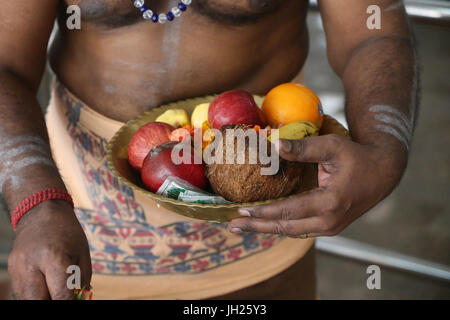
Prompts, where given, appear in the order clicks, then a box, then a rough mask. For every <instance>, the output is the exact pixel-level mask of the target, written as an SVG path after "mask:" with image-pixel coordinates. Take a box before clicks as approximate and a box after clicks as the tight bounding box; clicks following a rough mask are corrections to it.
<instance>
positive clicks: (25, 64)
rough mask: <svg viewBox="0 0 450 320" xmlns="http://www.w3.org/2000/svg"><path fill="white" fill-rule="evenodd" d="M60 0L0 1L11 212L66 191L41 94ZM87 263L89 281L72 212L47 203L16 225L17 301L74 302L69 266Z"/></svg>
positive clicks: (1, 139)
mask: <svg viewBox="0 0 450 320" xmlns="http://www.w3.org/2000/svg"><path fill="white" fill-rule="evenodd" d="M57 8H58V1H57V0H33V1H3V2H2V3H1V4H0V115H1V117H0V191H1V192H2V193H3V195H4V198H5V200H6V203H7V205H8V207H9V210H10V211H12V210H14V208H15V207H16V206H17V205H18V204H19V203H20V202H21V201H22V200H23V199H24V198H26V197H28V196H30V195H32V194H33V193H36V192H38V191H41V190H43V189H46V188H50V187H52V188H59V189H64V188H65V186H64V183H63V181H62V179H61V177H60V175H59V173H58V170H57V168H56V166H55V164H54V162H53V159H52V157H51V153H50V147H49V143H48V136H47V131H46V126H45V122H44V117H43V114H42V111H41V108H40V106H39V104H38V101H37V99H36V94H37V90H38V87H39V84H40V81H41V77H42V73H43V70H44V66H45V61H46V49H47V42H48V39H49V35H50V32H51V30H52V27H53V23H54V20H55V16H56V12H57ZM71 264H77V265H83V268H82V269H84V270H83V271H85V276H86V279H84V280H85V282H88V281H90V279H89V278H90V272H91V271H90V259H89V250H88V246H87V242H86V238H85V236H84V233H83V231H82V229H81V226H80V225H79V223H78V221H77V219H76V217H75V215H74V212H73V209H72V208H71V207H70V205H69V204H67V203H65V202H63V201H59V200H52V201H45V202H43V203H42V204H40V205H38V206H37V207H35V208H34V209H32V210H31V211H30V212H28V213H27V214H26V215H25V216H24V217H23V218H22V219H21V220H20V222H19V224H18V226H17V236H16V239H15V241H14V248H13V251H12V252H11V254H10V257H9V261H8V269H9V272H10V275H11V279H12V288H13V294H14V295H15V297H16V298H20V299H26V298H32V299H41V298H42V299H45V298H53V299H57V298H61V299H69V298H71V297H72V296H73V295H72V293H71V292H70V291H69V290H68V289H67V287H66V279H67V276H68V275H67V274H66V268H67V267H68V266H69V265H71Z"/></svg>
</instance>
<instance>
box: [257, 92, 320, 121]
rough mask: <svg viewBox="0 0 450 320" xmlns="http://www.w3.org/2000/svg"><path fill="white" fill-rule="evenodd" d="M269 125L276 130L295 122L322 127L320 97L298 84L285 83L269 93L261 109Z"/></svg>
mask: <svg viewBox="0 0 450 320" xmlns="http://www.w3.org/2000/svg"><path fill="white" fill-rule="evenodd" d="M261 110H262V112H263V114H264V116H265V118H266V120H267V123H268V124H269V125H271V126H273V127H275V128H277V127H278V126H280V125H286V124H288V123H291V122H295V121H309V122H311V123H313V124H314V125H315V126H316V127H317V128H320V127H321V126H322V121H323V110H322V103H321V102H320V99H319V97H317V95H316V94H315V93H314V92H313V91H312V90H311V89H309V88H307V87H305V86H303V85H300V84H297V83H284V84H280V85H279V86H277V87H275V88H273V89H272V90H270V91H269V93H268V94H267V96H266V97H265V99H264V102H263V105H262V108H261Z"/></svg>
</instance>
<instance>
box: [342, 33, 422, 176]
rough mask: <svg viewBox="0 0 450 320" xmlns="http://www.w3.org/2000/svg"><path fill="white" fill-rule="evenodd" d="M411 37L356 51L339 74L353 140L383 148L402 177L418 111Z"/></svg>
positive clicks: (386, 39)
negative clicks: (340, 74)
mask: <svg viewBox="0 0 450 320" xmlns="http://www.w3.org/2000/svg"><path fill="white" fill-rule="evenodd" d="M414 52H415V51H414V48H413V44H412V42H411V40H410V39H409V38H406V37H405V38H403V37H399V36H392V37H391V36H386V37H382V38H376V39H372V40H369V41H367V42H365V43H363V44H361V45H360V46H359V47H358V48H357V49H356V50H354V52H353V54H352V56H351V57H350V59H349V60H348V63H347V66H346V68H345V70H344V72H343V74H342V79H343V82H344V87H345V92H346V114H347V120H348V124H349V129H350V132H351V135H352V137H353V139H354V140H355V141H357V142H359V143H362V144H370V145H376V146H379V147H382V148H384V149H385V150H386V156H387V157H390V158H392V160H393V161H394V162H395V164H394V166H395V167H396V169H397V171H399V172H398V174H399V175H401V174H402V172H403V170H404V168H405V166H406V162H407V156H408V150H409V147H410V144H411V139H412V134H413V129H414V125H415V116H416V112H417V108H418V107H417V104H418V101H417V95H418V79H419V74H418V68H417V61H416V57H415V53H414Z"/></svg>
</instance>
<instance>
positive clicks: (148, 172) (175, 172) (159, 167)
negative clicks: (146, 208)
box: [141, 141, 207, 192]
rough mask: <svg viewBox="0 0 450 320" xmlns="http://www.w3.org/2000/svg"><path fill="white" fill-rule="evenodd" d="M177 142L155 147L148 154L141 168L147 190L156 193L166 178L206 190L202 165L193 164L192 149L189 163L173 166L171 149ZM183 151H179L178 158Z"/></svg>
mask: <svg viewBox="0 0 450 320" xmlns="http://www.w3.org/2000/svg"><path fill="white" fill-rule="evenodd" d="M177 144H178V142H173V141H172V142H167V143H164V144H162V145H160V146H157V147H155V148H153V149H152V151H150V152H149V154H148V155H147V157H146V158H145V160H144V164H143V166H142V171H141V178H142V182H144V184H145V186H146V187H147V189H148V190H149V191H151V192H156V191H158V189H159V187H161V185H162V184H163V183H164V181H165V180H166V178H167V177H168V176H173V177H178V178H180V179H183V180H185V181H187V182H189V183H190V184H192V185H193V186H196V187H197V188H200V189H205V188H206V182H207V180H206V175H205V166H204V164H203V163H202V164H195V163H194V149H193V148H191V152H192V153H191V163H181V164H178V165H176V164H174V163H173V161H172V157H171V155H172V149H173V147H174V146H175V145H177ZM182 156H183V151H182V150H180V157H182Z"/></svg>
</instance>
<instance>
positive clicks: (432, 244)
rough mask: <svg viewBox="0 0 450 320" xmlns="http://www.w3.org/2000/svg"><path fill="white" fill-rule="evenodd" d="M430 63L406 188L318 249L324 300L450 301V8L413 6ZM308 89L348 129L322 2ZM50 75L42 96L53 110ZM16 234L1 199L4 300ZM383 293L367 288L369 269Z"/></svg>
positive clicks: (312, 22) (312, 26)
mask: <svg viewBox="0 0 450 320" xmlns="http://www.w3.org/2000/svg"><path fill="white" fill-rule="evenodd" d="M405 4H406V6H407V11H408V14H409V15H410V16H411V22H412V27H413V29H414V31H415V34H416V38H417V44H418V52H419V56H420V58H421V64H422V98H421V101H422V102H421V110H420V115H419V121H418V126H417V128H416V131H415V136H414V141H413V144H412V148H411V154H410V160H409V165H408V168H407V170H406V173H405V175H404V177H403V179H402V181H401V183H400V185H399V186H398V188H397V189H396V190H395V191H394V192H393V193H392V194H391V195H390V196H389V197H388V198H386V199H385V200H384V201H383V202H381V203H380V204H379V205H377V206H376V207H375V208H373V209H372V210H370V211H369V212H367V213H366V214H365V215H364V216H363V217H362V218H360V219H358V220H357V221H356V222H354V223H353V224H352V225H351V226H350V227H348V228H347V229H346V230H344V231H343V232H342V233H341V234H340V235H339V236H337V237H332V238H321V239H318V241H317V242H316V248H317V249H318V250H317V280H318V291H319V292H318V293H319V297H320V298H321V299H450V200H449V197H450V148H449V146H450V125H449V124H450V72H449V71H450V1H431V0H421V1H416V0H405ZM308 27H309V30H310V54H309V58H308V60H307V63H306V66H305V84H306V85H307V86H309V87H311V89H313V90H314V91H315V92H317V93H318V94H319V96H320V98H321V100H322V104H323V106H324V110H325V112H326V113H329V114H331V115H333V116H334V117H336V118H337V119H339V121H340V122H341V123H345V117H344V113H343V111H344V110H343V105H344V94H343V87H342V85H341V82H340V80H339V79H338V78H337V76H336V75H335V74H334V73H333V71H332V70H331V69H330V67H329V65H328V61H327V57H326V41H325V35H324V32H323V27H322V22H321V19H320V15H319V13H318V11H317V10H316V1H311V9H310V13H309V16H308ZM50 81H51V76H50V74H48V73H47V74H46V75H45V76H44V78H43V81H42V86H41V90H40V92H39V101H40V103H41V105H42V106H43V109H44V110H45V106H46V105H47V102H48V99H49V94H48V87H49V83H50ZM13 239H14V234H13V232H12V228H11V226H10V224H9V220H8V218H7V214H6V208H5V205H4V202H3V199H1V197H0V299H5V298H8V291H9V290H8V285H9V281H8V275H7V272H6V270H7V257H8V253H9V251H10V250H11V248H12V242H13ZM373 264H375V265H378V266H380V268H381V289H380V290H376V289H375V290H369V289H368V288H367V286H366V281H367V278H368V277H369V274H367V273H366V270H367V267H368V266H369V265H373Z"/></svg>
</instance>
